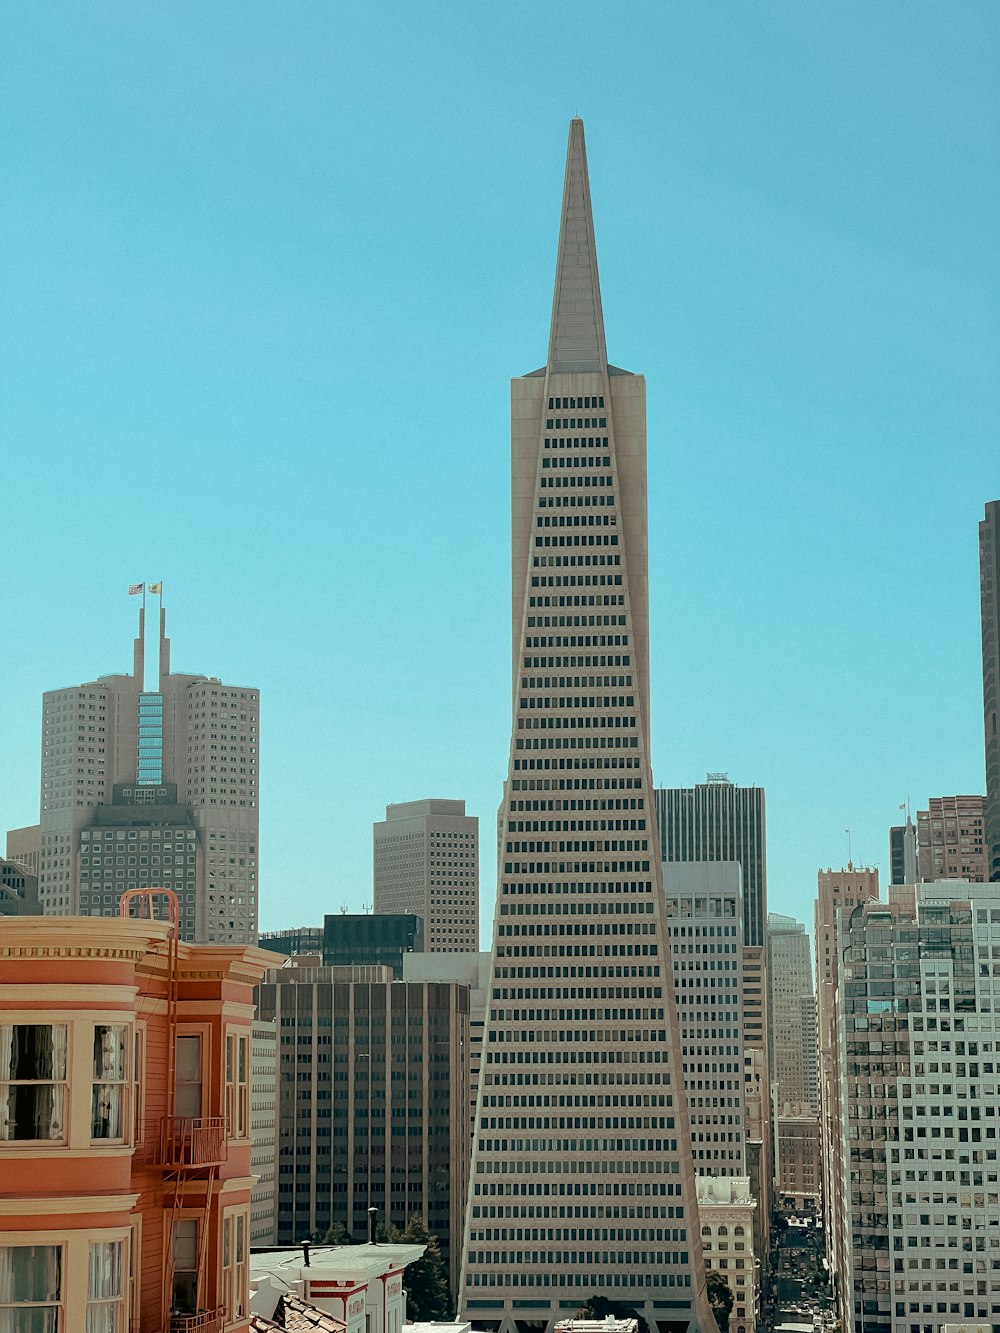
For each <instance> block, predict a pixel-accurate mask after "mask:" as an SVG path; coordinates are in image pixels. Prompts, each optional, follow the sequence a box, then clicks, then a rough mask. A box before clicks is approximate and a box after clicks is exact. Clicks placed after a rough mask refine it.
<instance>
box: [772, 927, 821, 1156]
mask: <svg viewBox="0 0 1000 1333" xmlns="http://www.w3.org/2000/svg"><path fill="white" fill-rule="evenodd" d="M767 953H768V987H769V992H770V1006H769V1009H770V1014H769V1017H770V1024H771V1034H770V1035H771V1040H770V1049H771V1084H772V1088H773V1098H774V1100H775V1102H776V1104H777V1105H778V1106H783V1105H785V1104H786V1103H788V1102H796V1103H799V1104H805V1105H806V1106H808V1107H809V1108H810V1110H811V1112H812V1114H813V1115H814V1116H816V1115H818V1114H819V1082H818V1071H817V1033H816V996H815V992H814V991H813V980H812V945H811V943H810V940H809V936H808V935H807V934H806V928H805V926H804V925H803V924H802V923H801V921H796V920H795V918H794V917H790V916H780V915H779V914H778V913H776V912H769V913H768V914H767ZM775 1176H776V1178H777V1172H775Z"/></svg>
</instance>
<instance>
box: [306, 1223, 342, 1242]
mask: <svg viewBox="0 0 1000 1333" xmlns="http://www.w3.org/2000/svg"><path fill="white" fill-rule="evenodd" d="M312 1243H313V1244H314V1245H344V1244H346V1243H347V1228H346V1227H345V1226H344V1224H343V1222H331V1223H330V1225H329V1226H328V1227H327V1229H326V1230H325V1231H314V1232H313V1234H312Z"/></svg>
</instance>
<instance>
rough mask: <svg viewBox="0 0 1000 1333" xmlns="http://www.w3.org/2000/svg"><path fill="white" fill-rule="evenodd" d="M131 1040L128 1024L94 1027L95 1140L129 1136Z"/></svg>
mask: <svg viewBox="0 0 1000 1333" xmlns="http://www.w3.org/2000/svg"><path fill="white" fill-rule="evenodd" d="M128 1039H129V1030H128V1028H127V1027H126V1026H125V1024H124V1023H97V1024H95V1026H94V1084H93V1092H92V1097H91V1116H90V1137H91V1138H92V1139H122V1138H124V1136H125V1126H124V1112H125V1088H126V1086H127V1082H126V1080H127V1078H128Z"/></svg>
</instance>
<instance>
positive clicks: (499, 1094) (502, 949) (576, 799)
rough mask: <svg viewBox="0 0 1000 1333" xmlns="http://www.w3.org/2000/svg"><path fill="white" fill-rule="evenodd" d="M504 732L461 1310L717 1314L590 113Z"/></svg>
mask: <svg viewBox="0 0 1000 1333" xmlns="http://www.w3.org/2000/svg"><path fill="white" fill-rule="evenodd" d="M511 495H512V511H513V512H512V538H513V652H514V658H513V687H514V689H513V734H512V738H511V747H510V762H509V767H508V772H507V782H506V786H505V795H504V803H503V807H502V810H501V818H502V838H501V843H500V861H499V873H498V885H497V907H496V917H495V921H494V932H493V961H492V968H491V976H490V989H489V1002H488V1011H487V1020H486V1030H485V1036H484V1043H483V1054H482V1064H481V1071H480V1080H479V1099H478V1104H477V1110H476V1127H475V1141H474V1145H473V1154H472V1171H471V1181H470V1192H469V1202H468V1208H467V1213H466V1224H465V1244H464V1248H463V1271H462V1274H461V1279H460V1297H459V1304H460V1307H461V1314H462V1316H463V1317H464V1318H466V1319H470V1320H471V1321H472V1322H473V1324H474V1325H476V1326H477V1327H479V1328H486V1329H491V1330H499V1333H534V1331H535V1330H539V1331H540V1330H545V1331H546V1333H550V1331H551V1329H552V1328H553V1326H554V1325H555V1323H556V1322H557V1321H559V1320H562V1319H568V1318H572V1317H573V1314H574V1312H575V1311H576V1310H578V1309H579V1308H580V1306H581V1305H583V1304H584V1303H585V1302H586V1301H587V1299H588V1298H589V1297H590V1296H595V1295H596V1296H604V1297H606V1298H608V1299H610V1300H613V1301H621V1302H624V1303H627V1304H630V1305H634V1306H635V1307H636V1308H637V1309H638V1310H639V1312H640V1313H641V1314H643V1315H644V1317H645V1318H646V1320H647V1322H648V1323H649V1326H650V1328H651V1329H652V1330H657V1329H658V1330H659V1333H687V1331H688V1330H691V1331H692V1333H694V1331H695V1330H697V1331H698V1333H713V1331H714V1329H715V1321H714V1318H713V1316H712V1314H711V1311H710V1308H709V1306H708V1304H707V1300H706V1297H705V1274H704V1267H703V1263H702V1257H701V1239H700V1227H699V1224H698V1207H697V1201H696V1196H695V1187H694V1173H693V1170H692V1165H691V1149H690V1141H689V1137H688V1133H689V1131H688V1118H687V1109H686V1102H685V1096H684V1083H683V1074H682V1066H681V1050H680V1041H679V1037H678V1030H677V1020H676V1013H675V1008H674V992H673V979H672V973H671V966H670V955H669V945H668V936H667V928H666V921H665V919H664V903H663V888H662V882H661V870H660V855H659V841H658V838H657V835H656V829H655V827H654V821H655V808H654V802H653V780H652V776H651V772H650V761H649V599H648V587H647V559H646V410H645V381H644V380H643V378H642V376H640V375H633V374H630V373H629V372H628V371H624V370H619V369H617V367H615V366H609V365H608V359H607V352H606V350H605V342H604V318H603V314H602V311H601V293H600V285H599V283H598V277H597V251H596V248H595V245H594V221H593V214H592V211H591V205H590V185H589V180H588V176H587V156H586V149H585V146H584V137H583V122H582V121H580V120H573V121H572V122H571V123H570V129H569V147H568V151H567V158H566V178H565V185H564V189H563V204H562V220H561V224H560V229H559V252H558V257H557V260H556V285H555V297H554V300H553V305H552V330H551V334H550V338H549V355H548V361H547V364H546V365H545V367H544V369H542V370H537V371H534V372H532V373H531V374H529V375H525V376H521V377H518V378H517V379H515V380H513V381H512V384H511Z"/></svg>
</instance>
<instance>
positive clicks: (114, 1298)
mask: <svg viewBox="0 0 1000 1333" xmlns="http://www.w3.org/2000/svg"><path fill="white" fill-rule="evenodd" d="M124 1253H125V1246H124V1243H123V1242H122V1241H120V1240H104V1241H91V1243H90V1266H89V1269H88V1277H87V1298H88V1299H87V1331H86V1333H120V1330H121V1327H122V1314H123V1312H124V1295H125V1291H124V1280H125V1274H124Z"/></svg>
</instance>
